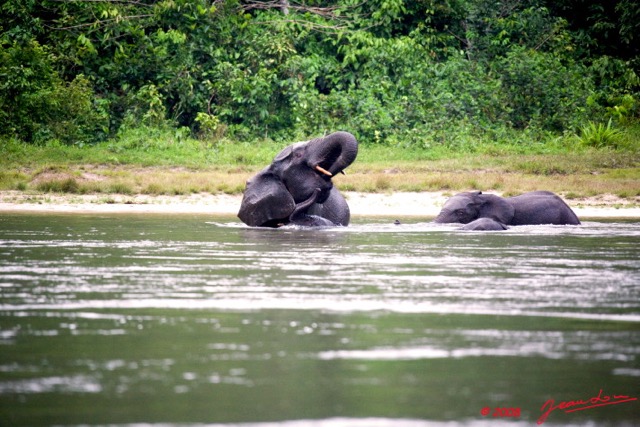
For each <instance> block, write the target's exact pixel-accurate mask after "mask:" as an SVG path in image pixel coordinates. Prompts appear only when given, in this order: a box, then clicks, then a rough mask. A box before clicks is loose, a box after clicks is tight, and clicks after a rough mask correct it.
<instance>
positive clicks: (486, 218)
mask: <svg viewBox="0 0 640 427" xmlns="http://www.w3.org/2000/svg"><path fill="white" fill-rule="evenodd" d="M434 222H438V223H460V224H467V225H465V226H464V227H463V229H465V230H500V229H506V226H507V225H530V224H555V225H567V224H568V225H579V224H580V220H579V219H578V217H577V216H576V214H575V213H574V212H573V211H572V210H571V208H570V207H569V206H568V205H567V204H566V203H565V202H564V200H562V199H561V198H560V197H559V196H558V195H556V194H554V193H552V192H550V191H532V192H529V193H524V194H521V195H519V196H515V197H507V198H503V197H500V196H496V195H495V194H483V193H482V192H481V191H472V192H466V193H460V194H456V195H455V196H453V197H451V198H450V199H449V200H447V202H446V203H445V204H444V206H443V207H442V210H441V211H440V213H439V214H438V216H437V217H436V218H435V220H434Z"/></svg>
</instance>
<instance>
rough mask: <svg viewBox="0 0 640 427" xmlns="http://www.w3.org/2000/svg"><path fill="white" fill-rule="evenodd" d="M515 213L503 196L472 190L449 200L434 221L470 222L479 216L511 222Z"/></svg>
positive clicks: (501, 221)
mask: <svg viewBox="0 0 640 427" xmlns="http://www.w3.org/2000/svg"><path fill="white" fill-rule="evenodd" d="M514 214H515V210H514V208H513V206H511V204H510V203H508V202H507V201H506V200H505V199H503V198H502V197H499V196H496V195H493V194H482V192H481V191H472V192H467V193H460V194H456V195H455V196H453V197H451V198H450V199H449V200H447V202H446V203H445V204H444V206H443V207H442V210H441V211H440V213H439V214H438V216H437V217H436V218H435V220H434V222H438V223H461V224H468V223H470V222H472V221H475V220H476V219H478V218H491V219H493V220H495V221H497V222H499V223H502V224H509V223H510V221H511V219H512V218H513V216H514Z"/></svg>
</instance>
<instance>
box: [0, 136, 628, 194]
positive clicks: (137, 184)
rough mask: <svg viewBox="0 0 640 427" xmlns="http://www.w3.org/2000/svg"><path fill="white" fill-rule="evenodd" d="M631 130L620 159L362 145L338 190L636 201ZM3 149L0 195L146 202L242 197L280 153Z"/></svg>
mask: <svg viewBox="0 0 640 427" xmlns="http://www.w3.org/2000/svg"><path fill="white" fill-rule="evenodd" d="M633 131H634V130H633V129H632V131H631V133H629V134H628V139H629V141H627V143H626V144H625V147H626V148H625V149H624V150H613V149H610V148H600V149H598V148H593V147H587V146H585V145H584V144H580V141H579V139H577V138H575V137H566V138H558V139H555V140H550V141H547V142H545V143H534V142H532V143H530V144H525V145H522V144H520V145H513V146H510V145H505V144H500V145H492V144H487V143H484V144H480V145H469V146H468V147H445V146H436V147H431V148H428V149H424V148H422V149H417V148H412V149H407V148H403V147H390V146H382V145H375V144H361V147H360V152H359V154H358V159H357V160H356V162H355V163H354V164H353V165H352V167H350V168H349V169H348V170H347V175H346V176H342V175H341V176H338V177H336V178H335V179H334V182H335V183H336V185H337V186H338V187H339V188H341V189H343V190H347V191H360V192H396V191H442V190H445V191H449V190H450V191H452V192H454V191H463V190H470V189H480V190H483V191H490V190H493V191H499V192H502V193H505V194H517V193H521V192H524V191H530V190H539V189H547V190H551V191H555V192H558V193H561V194H563V195H564V196H565V197H567V198H581V197H593V196H598V195H602V194H614V195H616V196H618V197H621V198H625V199H630V200H631V201H633V200H635V199H637V198H638V197H640V166H639V157H640V156H639V154H638V153H639V151H638V143H637V141H640V129H639V130H635V131H636V133H637V134H634V133H633ZM0 143H1V144H2V146H1V147H0V155H1V156H2V158H1V160H0V165H2V168H1V170H0V190H20V191H23V192H31V193H49V192H56V193H58V192H60V193H71V194H88V193H103V194H113V193H115V194H150V195H183V194H191V193H201V192H204V193H212V194H217V193H226V194H239V193H241V192H242V190H243V189H244V185H245V182H246V180H247V178H249V177H250V176H251V175H253V174H254V173H256V172H257V171H259V170H260V169H262V168H263V167H264V166H265V165H267V164H268V163H269V162H270V161H271V159H272V158H273V156H274V155H275V154H276V153H277V152H278V151H280V150H281V149H282V147H283V145H284V144H276V143H273V142H270V141H264V142H260V143H252V144H248V143H234V142H229V141H218V142H216V143H213V142H203V141H198V140H193V139H190V138H183V137H181V136H180V134H179V133H175V132H173V131H158V130H153V131H149V130H137V131H135V132H132V133H130V134H129V135H126V136H123V137H121V138H120V139H118V140H117V141H111V142H105V143H102V144H99V145H95V146H89V147H76V146H63V145H60V144H55V143H53V144H48V145H45V146H33V145H25V144H21V143H18V142H12V141H2V142H0Z"/></svg>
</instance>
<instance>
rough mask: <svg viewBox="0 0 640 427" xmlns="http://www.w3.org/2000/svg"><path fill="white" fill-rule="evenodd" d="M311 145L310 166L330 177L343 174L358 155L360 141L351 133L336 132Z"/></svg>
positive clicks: (312, 142)
mask: <svg viewBox="0 0 640 427" xmlns="http://www.w3.org/2000/svg"><path fill="white" fill-rule="evenodd" d="M309 144H310V145H312V146H313V148H312V149H311V155H310V156H309V159H308V161H307V163H308V165H309V166H310V167H311V168H314V169H316V170H317V171H319V172H321V173H323V174H325V175H328V176H333V175H335V174H337V173H340V172H342V171H343V170H344V169H346V168H347V167H348V166H349V165H351V163H353V162H354V160H355V159H356V156H357V155H358V141H356V138H355V137H354V136H353V135H351V134H350V133H349V132H335V133H332V134H331V135H327V136H326V137H324V138H318V139H314V140H312V141H309ZM310 148H311V147H310Z"/></svg>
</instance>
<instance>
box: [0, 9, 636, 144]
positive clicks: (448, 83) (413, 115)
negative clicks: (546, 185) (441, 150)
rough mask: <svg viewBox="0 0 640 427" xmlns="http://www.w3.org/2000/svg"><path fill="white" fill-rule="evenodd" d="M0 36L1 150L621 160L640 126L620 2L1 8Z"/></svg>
mask: <svg viewBox="0 0 640 427" xmlns="http://www.w3.org/2000/svg"><path fill="white" fill-rule="evenodd" d="M0 23H1V24H0V26H1V27H0V135H2V136H3V138H5V139H6V138H16V139H18V140H19V141H24V142H27V143H43V142H46V141H51V140H57V141H59V142H60V143H62V144H67V145H87V144H95V143H97V142H99V141H101V140H107V139H114V138H115V139H119V138H123V137H126V136H127V135H129V133H130V132H131V130H132V129H136V128H139V127H140V126H145V127H152V128H156V127H167V126H168V127H170V128H172V129H174V131H175V133H176V135H177V136H178V137H181V136H182V137H185V136H186V135H191V136H193V137H195V138H200V139H203V140H207V141H217V140H220V139H224V138H228V139H231V140H234V141H238V140H240V141H256V140H258V139H259V140H264V139H271V140H275V141H280V142H283V141H291V140H296V139H306V138H308V137H310V136H315V135H319V134H322V133H324V132H327V131H333V130H336V129H344V130H349V131H351V132H352V133H354V134H355V135H356V136H357V138H358V139H359V140H360V141H362V142H364V143H367V144H369V143H379V144H389V145H392V146H399V147H407V146H413V147H417V148H425V149H432V148H434V147H437V146H440V145H444V146H447V147H450V148H452V149H454V150H455V149H465V148H466V146H467V145H469V144H471V145H474V144H478V143H482V142H486V141H491V142H497V143H506V144H527V143H531V142H532V141H533V142H539V141H547V140H548V139H549V138H550V137H551V136H552V135H561V134H562V133H563V132H571V133H578V134H580V133H581V132H583V133H586V134H588V135H591V134H592V133H593V132H594V131H595V132H599V133H603V132H607V131H610V130H615V131H617V132H618V133H616V132H613V133H610V136H612V137H611V138H605V139H603V138H600V137H598V136H596V137H595V138H592V137H591V136H589V137H586V138H585V139H584V140H585V142H586V143H588V144H591V145H594V146H598V147H600V146H610V147H611V146H612V147H617V145H618V143H619V140H620V134H623V133H624V129H625V126H627V125H628V124H629V123H631V122H633V121H635V120H637V119H638V117H639V114H640V106H639V103H638V100H639V99H640V98H639V93H640V79H639V77H638V75H639V74H640V73H639V71H638V70H639V67H640V59H639V58H640V57H639V55H638V50H639V47H638V46H640V43H638V40H637V35H638V34H640V6H639V5H638V3H637V2H635V1H631V0H618V1H613V2H610V1H585V0H561V1H545V0H507V1H504V2H499V3H496V2H494V1H489V0H452V1H447V2H443V1H436V0H420V1H403V0H372V1H366V2H362V1H359V0H339V1H334V2H329V1H319V0H305V1H299V2H295V1H253V0H213V1H212V0H162V1H156V0H140V1H133V0H120V1H113V0H37V1H36V0H6V1H4V2H3V3H2V6H0ZM634 37H635V38H634ZM152 139H153V135H148V137H147V140H152ZM149 143H150V142H148V141H143V142H136V143H135V144H141V145H144V144H149Z"/></svg>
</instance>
